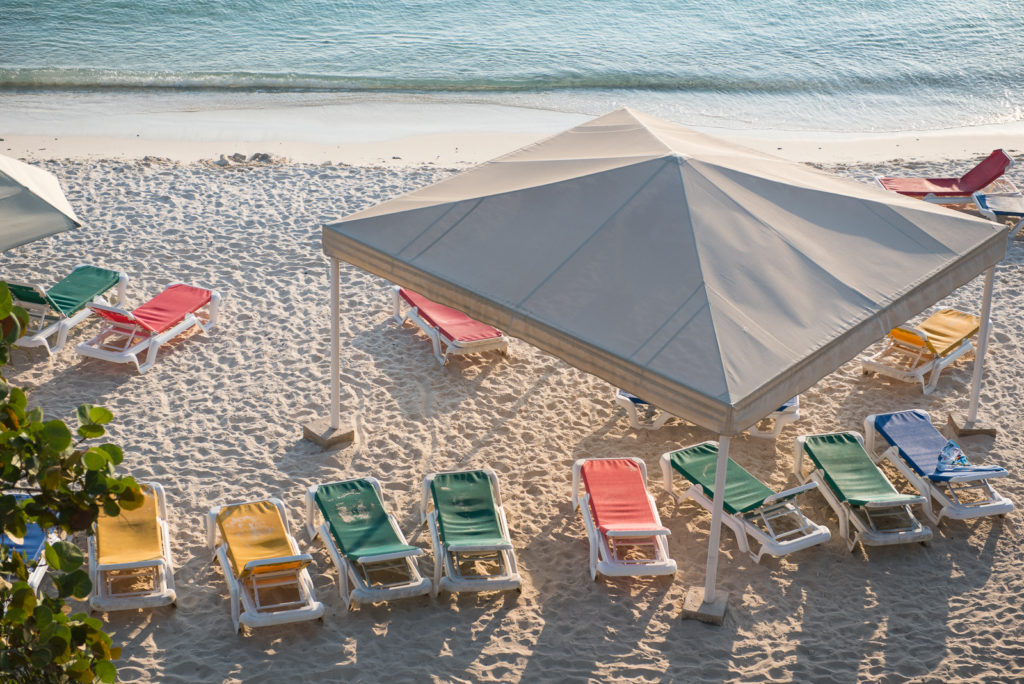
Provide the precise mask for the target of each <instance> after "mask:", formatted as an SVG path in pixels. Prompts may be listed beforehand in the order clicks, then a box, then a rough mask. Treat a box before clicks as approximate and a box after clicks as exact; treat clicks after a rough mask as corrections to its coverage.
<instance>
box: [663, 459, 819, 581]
mask: <svg viewBox="0 0 1024 684" xmlns="http://www.w3.org/2000/svg"><path fill="white" fill-rule="evenodd" d="M717 461H718V443H717V442H702V443H700V444H695V445H693V446H690V447H686V448H685V449H679V450H677V451H670V452H668V453H665V454H662V456H661V460H660V463H661V474H662V481H663V485H664V487H665V491H667V492H668V493H669V494H671V495H672V496H674V497H675V498H676V501H678V502H683V501H685V500H686V499H693V500H694V501H695V502H697V503H698V504H700V505H701V506H702V507H704V509H705V510H707V511H708V512H710V511H711V510H712V499H713V497H714V490H715V468H716V464H717ZM673 471H675V472H677V473H679V474H680V475H682V476H683V477H684V478H685V479H686V480H687V481H688V482H690V487H689V489H687V490H686V492H685V493H684V494H683V495H682V496H676V494H675V492H674V491H673V487H672V479H673V478H672V473H673ZM816 487H817V485H816V484H815V483H813V482H809V483H806V484H803V485H801V486H799V487H793V488H792V489H787V490H786V491H783V492H778V493H776V492H775V490H773V489H772V488H770V487H768V486H767V485H766V484H764V483H763V482H761V481H760V480H759V479H757V478H756V477H754V476H753V475H751V474H750V473H749V472H747V470H746V469H744V468H743V467H742V466H741V465H740V464H738V463H736V462H735V461H733V460H732V459H731V458H730V459H729V462H728V464H727V466H726V476H725V495H724V497H723V500H722V509H723V512H724V513H725V515H724V516H723V517H722V522H723V523H725V524H726V525H728V526H729V529H731V530H732V531H733V533H734V534H735V535H736V543H737V544H738V545H739V547H740V551H743V552H745V553H748V554H750V557H751V558H752V559H753V560H754V562H755V563H757V562H759V561H760V560H761V557H762V556H763V555H764V554H766V553H767V554H770V555H772V556H782V555H785V554H788V553H793V552H795V551H800V550H802V549H806V548H808V547H810V546H814V545H816V544H821V543H824V542H826V541H828V540H829V537H830V533H829V531H828V528H826V527H825V526H824V525H818V524H817V523H815V522H813V521H812V520H811V519H810V518H808V517H807V516H806V515H804V514H803V512H802V511H801V510H800V508H799V507H798V506H797V505H796V502H795V501H794V499H795V498H796V497H797V496H799V495H800V494H803V493H804V492H806V491H809V490H811V489H814V488H816ZM748 537H749V538H750V539H753V540H754V541H756V542H757V543H758V544H759V548H758V550H757V552H756V553H755V552H754V551H752V550H751V548H750V543H749V541H748Z"/></svg>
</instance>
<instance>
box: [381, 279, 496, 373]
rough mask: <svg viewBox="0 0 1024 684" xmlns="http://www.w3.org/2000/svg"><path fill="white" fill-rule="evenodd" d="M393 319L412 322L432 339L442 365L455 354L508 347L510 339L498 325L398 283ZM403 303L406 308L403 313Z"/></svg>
mask: <svg viewBox="0 0 1024 684" xmlns="http://www.w3.org/2000/svg"><path fill="white" fill-rule="evenodd" d="M392 303H393V308H394V312H393V315H394V318H395V321H396V322H397V323H398V325H403V324H404V323H405V322H406V321H412V322H413V323H415V324H416V326H417V327H419V329H420V330H422V331H423V332H424V334H426V335H427V337H429V338H430V343H431V345H433V348H434V358H436V359H437V360H438V362H439V363H440V364H441V365H442V366H443V365H445V364H446V363H448V357H449V356H451V355H453V354H475V353H477V352H485V351H492V350H498V351H501V352H502V353H504V352H506V351H507V349H508V341H509V338H508V337H506V336H505V334H504V333H502V332H501V331H500V330H498V329H497V328H495V327H493V326H490V325H487V324H486V323H481V322H480V321H477V320H474V319H472V318H470V317H469V316H467V315H466V314H464V313H462V312H461V311H458V310H456V309H452V308H450V307H447V306H443V305H441V304H438V303H437V302H433V301H431V300H429V299H427V298H426V297H424V296H423V295H420V294H417V293H415V292H412V291H411V290H406V289H405V288H401V287H398V286H394V287H393V288H392ZM403 303H404V304H405V305H406V307H407V308H406V310H405V312H404V313H403V312H402V309H403V306H402V305H403Z"/></svg>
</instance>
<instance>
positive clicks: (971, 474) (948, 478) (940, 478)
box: [928, 466, 1010, 482]
mask: <svg viewBox="0 0 1024 684" xmlns="http://www.w3.org/2000/svg"><path fill="white" fill-rule="evenodd" d="M984 467H985V466H979V467H975V468H971V469H969V470H965V471H963V472H962V473H958V472H957V471H956V470H955V469H953V470H945V471H943V472H941V473H933V474H932V475H929V476H928V479H929V480H931V481H932V482H977V481H978V480H994V479H996V478H1000V477H1009V475H1010V472H1009V471H1008V470H1006V468H1002V467H999V466H995V467H997V468H999V470H994V469H993V470H982V468H984Z"/></svg>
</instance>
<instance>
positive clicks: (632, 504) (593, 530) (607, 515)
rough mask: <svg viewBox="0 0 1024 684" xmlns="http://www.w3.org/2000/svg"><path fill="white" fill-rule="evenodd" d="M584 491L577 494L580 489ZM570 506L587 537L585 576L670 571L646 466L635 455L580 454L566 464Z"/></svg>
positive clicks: (671, 563)
mask: <svg viewBox="0 0 1024 684" xmlns="http://www.w3.org/2000/svg"><path fill="white" fill-rule="evenodd" d="M581 485H582V488H583V490H584V492H583V494H582V495H581V494H580V487H581ZM572 507H573V510H575V509H577V508H578V509H579V510H580V513H581V514H582V515H583V522H584V524H585V525H586V528H587V537H588V538H589V540H590V578H591V579H597V574H598V573H601V574H602V575H608V576H612V577H621V576H628V575H674V574H675V572H676V562H675V561H674V560H672V558H670V557H669V554H668V544H667V542H666V537H667V536H668V534H669V531H668V529H667V528H666V527H664V526H663V525H662V524H661V518H660V517H659V516H658V509H657V507H656V506H655V504H654V498H653V497H652V496H651V495H650V493H649V492H648V491H647V466H646V465H644V462H643V461H641V460H640V459H638V458H606V459H602V458H589V459H588V458H581V459H579V460H578V461H576V462H575V463H574V464H573V468H572Z"/></svg>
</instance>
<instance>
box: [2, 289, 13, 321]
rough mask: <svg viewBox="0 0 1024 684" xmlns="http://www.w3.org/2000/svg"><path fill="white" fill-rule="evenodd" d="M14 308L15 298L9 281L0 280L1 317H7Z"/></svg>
mask: <svg viewBox="0 0 1024 684" xmlns="http://www.w3.org/2000/svg"><path fill="white" fill-rule="evenodd" d="M13 310H14V298H13V297H11V290H10V288H8V287H7V283H5V282H3V281H0V318H7V317H8V316H10V315H11V311H13Z"/></svg>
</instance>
